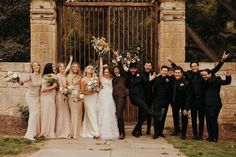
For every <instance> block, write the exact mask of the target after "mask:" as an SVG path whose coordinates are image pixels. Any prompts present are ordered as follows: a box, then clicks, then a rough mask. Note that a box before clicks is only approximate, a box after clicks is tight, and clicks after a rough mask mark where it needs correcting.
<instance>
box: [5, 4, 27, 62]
mask: <svg viewBox="0 0 236 157" xmlns="http://www.w3.org/2000/svg"><path fill="white" fill-rule="evenodd" d="M0 10H1V12H0V61H17V62H20V61H22V62H25V61H29V60H30V56H29V54H30V1H29V0H8V1H0Z"/></svg>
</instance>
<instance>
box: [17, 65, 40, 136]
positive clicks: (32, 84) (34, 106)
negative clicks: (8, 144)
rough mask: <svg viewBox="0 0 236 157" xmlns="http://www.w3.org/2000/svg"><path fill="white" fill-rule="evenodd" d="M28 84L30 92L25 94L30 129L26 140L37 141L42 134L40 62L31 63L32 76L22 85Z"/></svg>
mask: <svg viewBox="0 0 236 157" xmlns="http://www.w3.org/2000/svg"><path fill="white" fill-rule="evenodd" d="M26 82H28V83H29V85H28V90H27V92H26V94H25V100H26V103H27V105H28V107H29V120H28V127H27V131H26V134H25V136H24V138H27V139H29V140H35V139H34V138H35V137H38V136H39V134H40V88H41V84H42V79H41V76H40V64H39V63H38V62H33V63H31V74H30V75H29V77H28V78H27V79H25V80H23V81H20V84H21V85H24V83H26Z"/></svg>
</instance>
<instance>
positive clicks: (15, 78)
mask: <svg viewBox="0 0 236 157" xmlns="http://www.w3.org/2000/svg"><path fill="white" fill-rule="evenodd" d="M5 78H6V81H7V82H12V83H16V82H19V81H20V74H19V73H17V72H12V71H8V72H7V73H6V76H5Z"/></svg>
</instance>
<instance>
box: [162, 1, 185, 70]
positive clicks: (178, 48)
mask: <svg viewBox="0 0 236 157" xmlns="http://www.w3.org/2000/svg"><path fill="white" fill-rule="evenodd" d="M159 10H160V23H159V26H158V41H159V47H158V64H159V65H160V66H161V65H163V64H166V62H167V60H166V57H167V56H170V57H171V58H172V59H173V61H175V62H184V61H185V0H162V1H161V3H160V6H159Z"/></svg>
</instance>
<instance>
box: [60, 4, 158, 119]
mask: <svg viewBox="0 0 236 157" xmlns="http://www.w3.org/2000/svg"><path fill="white" fill-rule="evenodd" d="M59 16H60V17H59V19H58V21H59V27H58V33H59V38H58V43H60V44H59V45H58V51H59V53H58V55H59V56H58V60H60V61H65V60H67V59H68V56H69V55H73V56H74V59H75V60H76V61H77V62H79V63H80V64H81V67H82V68H83V67H85V66H86V65H88V64H96V61H97V57H98V56H97V54H96V53H95V51H94V49H93V48H92V46H91V43H90V41H91V37H92V36H95V37H105V38H106V39H107V40H108V42H109V43H110V45H111V49H113V50H119V51H120V52H122V51H124V50H130V49H135V48H136V47H140V50H141V52H142V54H143V56H144V59H149V60H152V61H153V63H154V65H157V49H158V41H157V23H158V21H157V17H158V4H157V2H156V1H153V0H80V1H78V2H65V3H64V4H63V5H61V7H59ZM110 60H111V54H108V56H107V62H108V63H109V62H110ZM136 114H137V113H136V109H135V108H134V107H132V105H130V104H129V105H127V107H126V122H133V121H136Z"/></svg>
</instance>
